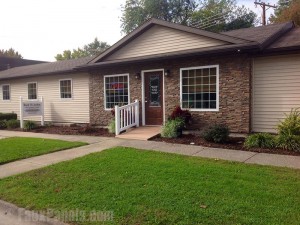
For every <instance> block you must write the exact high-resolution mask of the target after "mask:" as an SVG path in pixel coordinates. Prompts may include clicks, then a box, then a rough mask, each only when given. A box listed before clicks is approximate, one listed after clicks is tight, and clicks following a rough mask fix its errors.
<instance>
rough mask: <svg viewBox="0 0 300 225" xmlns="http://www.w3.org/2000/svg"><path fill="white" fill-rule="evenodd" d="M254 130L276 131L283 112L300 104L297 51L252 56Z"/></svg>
mask: <svg viewBox="0 0 300 225" xmlns="http://www.w3.org/2000/svg"><path fill="white" fill-rule="evenodd" d="M253 64H254V65H253V66H254V69H253V119H252V130H253V131H254V132H272V133H274V132H276V129H275V128H276V125H277V124H278V122H279V121H280V120H282V119H284V117H285V115H284V113H289V112H290V110H291V109H292V108H297V107H300V55H284V56H273V57H264V58H256V59H254V63H253Z"/></svg>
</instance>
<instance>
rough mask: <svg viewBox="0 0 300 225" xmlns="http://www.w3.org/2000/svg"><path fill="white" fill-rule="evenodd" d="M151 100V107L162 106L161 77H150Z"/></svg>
mask: <svg viewBox="0 0 300 225" xmlns="http://www.w3.org/2000/svg"><path fill="white" fill-rule="evenodd" d="M149 89H150V91H149V94H150V96H149V100H150V103H149V105H150V106H160V91H161V90H160V76H159V75H151V76H150V87H149Z"/></svg>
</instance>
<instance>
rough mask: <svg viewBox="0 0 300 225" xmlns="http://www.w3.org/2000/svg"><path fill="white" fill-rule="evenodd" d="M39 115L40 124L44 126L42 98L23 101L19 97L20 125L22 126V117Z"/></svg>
mask: <svg viewBox="0 0 300 225" xmlns="http://www.w3.org/2000/svg"><path fill="white" fill-rule="evenodd" d="M32 116H40V117H41V125H42V126H44V124H45V122H44V99H43V97H41V100H40V101H39V100H35V101H23V98H22V97H20V127H21V128H24V117H32Z"/></svg>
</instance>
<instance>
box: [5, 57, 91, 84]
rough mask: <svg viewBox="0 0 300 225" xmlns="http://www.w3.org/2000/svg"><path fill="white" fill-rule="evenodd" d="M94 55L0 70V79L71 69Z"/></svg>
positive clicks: (83, 63) (86, 61) (84, 62)
mask: <svg viewBox="0 0 300 225" xmlns="http://www.w3.org/2000/svg"><path fill="white" fill-rule="evenodd" d="M93 58H94V57H84V58H79V59H70V60H63V61H57V62H49V63H40V64H35V65H29V66H21V67H14V68H11V69H8V70H4V71H1V72H0V80H1V79H4V78H5V79H7V78H13V77H14V78H16V77H23V76H33V75H47V74H52V73H59V72H68V71H72V70H73V69H74V68H75V67H77V66H83V65H85V64H87V63H88V62H89V61H90V60H92V59H93Z"/></svg>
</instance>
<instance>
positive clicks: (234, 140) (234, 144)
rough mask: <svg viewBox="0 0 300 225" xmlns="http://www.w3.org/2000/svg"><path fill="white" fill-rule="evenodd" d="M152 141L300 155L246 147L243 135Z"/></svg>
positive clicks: (158, 137)
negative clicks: (219, 140)
mask: <svg viewBox="0 0 300 225" xmlns="http://www.w3.org/2000/svg"><path fill="white" fill-rule="evenodd" d="M151 140H152V141H159V142H167V143H174V144H186V145H191V143H193V145H197V146H205V147H212V148H225V149H232V150H243V151H251V152H259V153H271V154H281V155H295V156H300V153H299V152H293V151H288V150H284V149H278V148H273V149H265V148H251V149H248V148H246V147H244V141H245V138H243V137H229V140H228V141H227V142H226V143H222V144H221V143H214V142H208V141H205V140H204V139H203V138H202V137H200V136H197V135H193V134H183V135H182V136H181V137H177V138H163V137H161V136H160V135H159V136H156V137H154V138H152V139H151Z"/></svg>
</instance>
